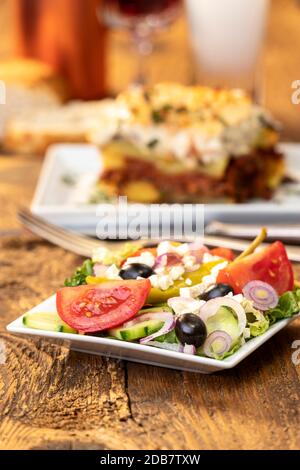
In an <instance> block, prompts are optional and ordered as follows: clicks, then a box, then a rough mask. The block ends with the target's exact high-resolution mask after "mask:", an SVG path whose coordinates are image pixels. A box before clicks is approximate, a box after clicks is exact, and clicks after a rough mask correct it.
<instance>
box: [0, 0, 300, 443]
mask: <svg viewBox="0 0 300 470" xmlns="http://www.w3.org/2000/svg"><path fill="white" fill-rule="evenodd" d="M7 5H8V1H7V0H0V13H2V12H3V11H6V8H7ZM271 16H272V17H271V23H270V30H269V34H268V47H267V61H266V67H267V70H266V80H267V86H268V88H267V90H268V93H267V103H268V105H269V106H270V108H271V109H272V110H273V111H275V113H276V114H277V116H278V117H279V118H281V119H282V120H283V122H284V123H285V126H286V134H285V136H286V137H287V138H293V139H297V138H298V137H299V130H300V125H299V122H300V121H299V119H298V116H299V114H298V113H299V112H300V111H299V109H300V108H299V107H297V106H293V105H292V104H291V102H290V91H291V90H290V84H291V81H292V80H295V79H297V78H298V79H299V78H300V70H299V64H300V36H299V24H300V9H299V8H297V6H296V2H295V1H294V0H288V1H287V0H276V1H274V2H273V9H272V15H271ZM0 21H1V23H0V24H1V34H2V35H3V31H5V29H7V33H9V31H8V24H9V22H8V20H7V17H6V16H5V15H2V14H0ZM2 23H3V24H2ZM172 34H174V40H175V41H177V42H176V48H177V49H176V50H177V54H178V56H177V57H178V60H176V61H175V62H176V64H175V67H173V70H174V78H178V77H179V78H180V74H182V73H184V74H185V73H187V72H184V70H185V67H186V70H188V66H189V62H188V61H189V58H188V57H189V56H188V55H187V53H186V50H187V48H186V36H185V24H184V22H181V23H179V24H178V25H177V26H176V27H175V29H174V30H173V33H172ZM4 46H6V44H5V41H3V37H2V36H1V41H0V48H1V49H0V55H1V54H2V55H5V54H6V51H7V50H8V49H5V47H4ZM118 47H119V43H118V38H115V42H114V40H113V41H112V44H111V54H110V59H109V60H110V71H111V83H112V86H113V87H118V86H120V80H121V78H120V77H125V78H126V73H125V74H123V73H120V72H119V71H120V68H122V67H123V70H124V71H126V70H127V71H128V70H129V67H128V66H126V65H124V66H123V65H122V64H124V62H122V60H123V59H124V60H125V56H126V55H125V54H123V53H122V52H121V54H120V49H118ZM164 60H165V58H164ZM168 60H171V62H172V63H173V65H174V60H173V59H172V58H171V59H168ZM118 61H120V62H118ZM157 63H158V64H159V62H157ZM178 63H180V64H181V67H178V66H177V64H178ZM164 64H165V63H164ZM117 66H118V67H117ZM167 69H168V67H167V66H165V70H167ZM178 74H179V75H178ZM177 76H178V77H177ZM118 80H119V81H118ZM40 165H41V161H40V160H37V159H36V158H33V157H21V156H0V230H1V231H2V232H1V236H0V329H1V330H0V340H1V348H3V345H4V347H5V356H6V360H5V361H4V357H3V356H4V355H3V353H2V354H1V355H0V361H2V362H3V364H2V365H0V448H1V449H47V448H48V449H137V448H140V449H234V448H238V449H247V448H252V449H266V448H280V449H297V448H299V443H300V428H299V400H300V383H299V378H300V366H295V365H294V364H293V363H292V359H291V355H292V352H293V350H292V349H291V345H292V342H293V341H294V340H300V322H299V321H297V322H295V323H294V324H293V325H291V326H290V327H288V328H287V329H286V330H284V331H282V332H281V333H279V334H278V335H277V336H276V337H274V338H273V339H271V340H270V341H269V342H268V343H267V344H266V345H264V346H263V347H262V348H260V350H259V351H257V352H256V353H254V354H253V355H252V356H251V357H250V358H248V359H246V360H245V361H244V362H243V363H242V364H240V365H239V366H238V367H236V368H235V369H234V370H232V371H227V372H224V373H220V374H215V375H212V376H205V375H196V374H191V373H185V372H178V371H171V370H166V369H159V368H157V367H150V366H144V365H138V364H133V363H127V362H120V361H116V360H110V359H104V358H100V357H95V356H89V355H86V354H80V353H76V352H72V351H70V350H69V349H68V347H67V346H66V345H54V344H51V343H48V342H46V341H43V340H29V339H25V338H21V337H20V338H17V337H14V336H11V335H8V334H7V333H6V332H5V325H6V324H7V323H8V322H10V321H11V320H13V319H14V318H16V317H17V316H19V315H20V314H21V313H22V312H24V311H26V310H27V309H29V308H31V307H32V306H34V305H36V304H37V303H38V302H40V301H41V300H43V299H44V298H46V297H47V296H49V295H50V294H52V293H53V292H54V291H55V290H56V289H57V288H58V287H60V286H61V285H62V283H63V281H64V278H65V277H66V276H68V275H69V274H70V273H71V272H72V271H73V269H74V267H75V266H77V265H79V264H80V263H81V260H80V259H79V258H78V257H77V256H75V255H72V254H70V253H67V252H64V251H63V250H61V249H59V248H56V247H54V246H51V245H49V244H47V243H45V242H43V241H41V240H38V239H36V238H34V237H33V236H30V235H28V234H25V233H24V232H18V230H19V225H18V223H17V221H16V210H17V207H18V206H19V204H21V203H22V204H28V203H29V201H30V198H31V196H32V193H33V189H34V185H35V183H36V179H37V176H38V173H39V170H40ZM15 231H16V232H15ZM297 271H298V273H300V270H299V269H298V270H297Z"/></svg>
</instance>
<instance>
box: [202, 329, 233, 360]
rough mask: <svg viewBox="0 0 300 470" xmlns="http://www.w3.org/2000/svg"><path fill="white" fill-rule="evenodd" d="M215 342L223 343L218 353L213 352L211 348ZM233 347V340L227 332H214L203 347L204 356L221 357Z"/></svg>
mask: <svg viewBox="0 0 300 470" xmlns="http://www.w3.org/2000/svg"><path fill="white" fill-rule="evenodd" d="M215 341H221V348H220V349H219V350H218V351H214V352H212V350H211V347H212V345H213V343H214V342H215ZM231 345H232V338H231V337H230V336H229V334H228V333H226V332H225V331H220V330H216V331H213V333H211V334H210V335H209V336H208V337H207V338H206V340H205V343H204V345H203V351H204V354H205V355H206V356H208V357H212V358H214V357H215V355H218V356H221V355H222V354H225V353H226V352H228V351H229V350H230V348H231Z"/></svg>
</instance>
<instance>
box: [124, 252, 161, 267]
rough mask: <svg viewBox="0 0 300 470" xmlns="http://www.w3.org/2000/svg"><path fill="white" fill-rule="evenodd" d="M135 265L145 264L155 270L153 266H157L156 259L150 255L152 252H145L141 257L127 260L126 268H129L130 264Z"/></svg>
mask: <svg viewBox="0 0 300 470" xmlns="http://www.w3.org/2000/svg"><path fill="white" fill-rule="evenodd" d="M134 263H138V264H145V265H147V266H149V267H150V268H153V266H154V265H155V258H154V256H153V254H152V253H150V251H144V252H142V253H141V254H140V256H134V257H131V258H127V260H126V263H125V266H126V267H127V266H129V265H130V264H134Z"/></svg>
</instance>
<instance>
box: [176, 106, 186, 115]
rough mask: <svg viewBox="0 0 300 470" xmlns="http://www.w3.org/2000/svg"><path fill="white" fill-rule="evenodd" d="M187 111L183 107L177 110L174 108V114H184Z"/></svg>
mask: <svg viewBox="0 0 300 470" xmlns="http://www.w3.org/2000/svg"><path fill="white" fill-rule="evenodd" d="M186 112H187V109H186V107H185V106H180V107H179V108H176V113H179V114H180V113H186Z"/></svg>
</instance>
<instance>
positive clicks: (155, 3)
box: [106, 0, 180, 17]
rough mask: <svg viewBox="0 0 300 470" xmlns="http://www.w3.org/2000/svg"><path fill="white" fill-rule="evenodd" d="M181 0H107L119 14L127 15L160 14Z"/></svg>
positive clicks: (175, 5)
mask: <svg viewBox="0 0 300 470" xmlns="http://www.w3.org/2000/svg"><path fill="white" fill-rule="evenodd" d="M179 3H180V0H150V1H149V0H106V4H107V5H109V6H110V8H112V9H114V10H115V12H116V13H118V14H119V15H124V16H127V17H136V16H147V15H159V14H161V13H165V12H166V11H168V10H171V9H173V8H174V7H177V6H178V4H179Z"/></svg>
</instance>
